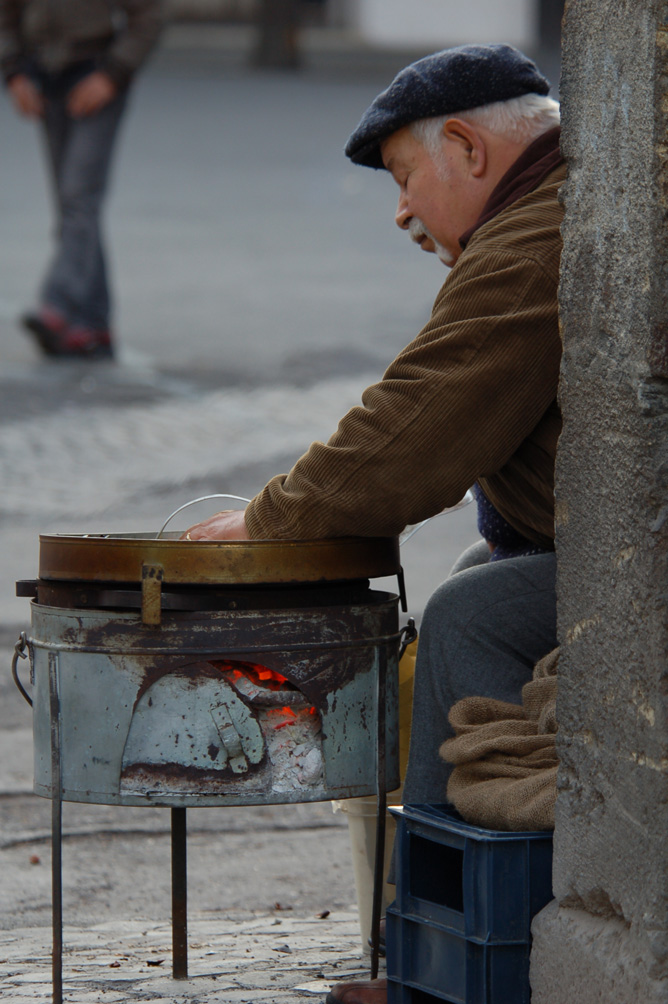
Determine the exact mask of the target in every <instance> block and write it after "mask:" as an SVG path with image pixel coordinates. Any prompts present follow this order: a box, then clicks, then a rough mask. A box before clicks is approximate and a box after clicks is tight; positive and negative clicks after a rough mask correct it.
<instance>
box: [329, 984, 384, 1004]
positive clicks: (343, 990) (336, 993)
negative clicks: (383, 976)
mask: <svg viewBox="0 0 668 1004" xmlns="http://www.w3.org/2000/svg"><path fill="white" fill-rule="evenodd" d="M325 1004H387V980H357V981H356V982H355V983H337V984H336V985H335V986H333V987H332V989H331V991H330V992H329V993H328V994H327V997H326V998H325Z"/></svg>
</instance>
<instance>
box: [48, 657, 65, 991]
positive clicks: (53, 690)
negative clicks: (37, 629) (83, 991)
mask: <svg viewBox="0 0 668 1004" xmlns="http://www.w3.org/2000/svg"><path fill="white" fill-rule="evenodd" d="M49 704H50V712H51V785H52V801H51V923H52V928H53V952H52V955H51V972H52V980H53V1004H63V873H62V818H63V802H62V797H61V796H62V791H63V785H62V778H61V769H60V766H61V765H60V696H59V693H58V653H57V652H49Z"/></svg>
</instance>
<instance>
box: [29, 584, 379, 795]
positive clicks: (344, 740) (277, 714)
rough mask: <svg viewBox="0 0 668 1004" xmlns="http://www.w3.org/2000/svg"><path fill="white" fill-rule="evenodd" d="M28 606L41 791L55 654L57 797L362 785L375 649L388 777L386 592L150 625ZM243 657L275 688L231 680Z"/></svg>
mask: <svg viewBox="0 0 668 1004" xmlns="http://www.w3.org/2000/svg"><path fill="white" fill-rule="evenodd" d="M32 614H33V617H32V630H31V637H30V638H29V647H30V653H31V660H32V664H33V672H34V680H35V685H34V689H33V698H34V711H33V726H34V749H35V791H36V793H37V794H40V795H45V796H47V797H53V784H52V772H51V754H52V750H51V741H50V728H51V725H50V706H49V700H48V681H49V660H51V663H52V664H53V657H54V655H55V654H56V653H57V654H58V667H59V670H58V672H59V679H58V681H57V682H58V687H59V695H60V725H61V732H60V736H61V740H60V741H61V779H62V797H63V798H64V799H65V800H70V801H84V802H85V801H89V802H101V803H104V804H125V805H171V806H189V805H238V804H272V803H277V802H298V801H318V800H324V799H330V798H349V797H355V796H357V795H367V794H372V793H374V792H375V790H376V784H377V777H376V756H375V748H376V738H377V735H376V734H377V729H378V717H377V684H378V669H379V664H380V662H381V656H382V661H383V662H384V661H385V658H386V659H387V663H388V667H389V672H388V679H387V703H386V707H385V712H386V729H385V739H386V750H387V760H388V779H387V785H388V788H394V787H396V786H397V784H398V765H397V747H398V723H397V649H398V628H397V598H396V597H395V596H391V595H389V594H387V593H381V592H370V593H369V594H368V600H367V602H366V603H363V604H356V605H350V606H340V607H326V608H311V609H279V610H259V611H255V610H244V611H235V612H231V611H216V612H214V613H209V614H207V613H201V612H200V613H197V614H194V613H171V612H167V611H164V610H163V614H162V622H161V624H160V626H158V627H156V626H153V625H150V624H144V623H142V620H141V616H140V614H139V612H136V613H134V612H123V613H109V612H103V611H97V610H66V609H59V608H55V607H47V606H42V605H40V604H36V603H33V605H32ZM244 660H252V661H253V662H254V663H258V664H260V665H261V666H263V667H267V668H268V669H270V670H271V671H272V672H273V673H276V674H280V676H281V677H283V678H284V682H283V683H281V684H276V685H274V684H271V685H270V684H267V685H265V686H264V687H263V686H262V685H260V684H259V683H258V682H257V681H254V682H251V683H248V681H247V680H246V677H244V680H245V681H246V683H245V689H240V685H239V684H238V683H236V682H235V679H234V674H233V673H232V672H231V670H232V669H234V668H235V667H237V666H238V667H241V668H242V669H243V667H244V665H245V662H244ZM226 666H228V669H230V667H231V669H230V671H229V672H228V670H226V669H225V667H226ZM272 687H278V688H279V689H278V690H276V689H272ZM300 716H301V717H300ZM295 719H299V721H295ZM308 722H311V723H312V728H310V731H309V730H308V729H307V730H306V731H300V729H302V730H303V729H304V728H306V724H305V723H308ZM297 726H298V727H297ZM291 737H292V738H291ZM284 740H285V741H284Z"/></svg>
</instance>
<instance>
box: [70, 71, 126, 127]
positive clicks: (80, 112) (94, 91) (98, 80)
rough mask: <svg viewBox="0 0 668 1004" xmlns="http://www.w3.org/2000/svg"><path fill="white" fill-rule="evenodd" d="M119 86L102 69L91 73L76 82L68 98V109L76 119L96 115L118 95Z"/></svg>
mask: <svg viewBox="0 0 668 1004" xmlns="http://www.w3.org/2000/svg"><path fill="white" fill-rule="evenodd" d="M117 93H118V88H117V87H116V84H115V83H114V81H113V80H112V79H111V77H110V76H109V75H108V74H107V73H104V72H103V71H102V70H96V71H95V72H94V73H89V74H88V76H87V77H84V78H83V80H80V81H79V83H78V84H75V85H74V87H73V88H72V90H71V91H70V93H69V95H68V98H67V110H68V112H69V113H70V115H71V116H72V118H75V119H83V118H86V116H87V115H94V114H95V112H99V111H100V110H101V109H102V108H104V106H105V105H108V104H109V102H110V101H113V99H114V98H115V97H116V95H117Z"/></svg>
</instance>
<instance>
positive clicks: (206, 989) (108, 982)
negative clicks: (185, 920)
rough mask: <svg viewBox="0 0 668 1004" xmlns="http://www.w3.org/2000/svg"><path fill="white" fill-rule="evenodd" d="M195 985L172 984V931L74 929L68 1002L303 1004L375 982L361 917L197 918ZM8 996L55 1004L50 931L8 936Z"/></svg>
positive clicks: (0, 947)
mask: <svg viewBox="0 0 668 1004" xmlns="http://www.w3.org/2000/svg"><path fill="white" fill-rule="evenodd" d="M188 935H189V953H188V979H187V980H174V979H173V978H172V975H171V928H170V927H169V925H162V926H158V925H155V924H154V925H151V924H147V923H145V922H144V923H142V922H139V921H132V922H119V921H113V922H110V923H106V924H95V925H93V926H91V927H86V928H75V929H72V928H69V929H68V930H67V931H66V947H65V955H64V963H63V997H64V1000H65V1001H68V1002H71V1004H99V1002H100V1001H104V1002H105V1004H114V1002H118V1004H126V1002H130V1001H143V1002H146V1004H151V1002H154V1001H170V1002H172V1004H296V1002H301V1001H304V999H306V998H311V999H319V1000H322V999H323V998H324V997H325V995H326V993H327V991H328V989H329V988H330V987H331V985H332V984H333V983H334V982H336V981H337V980H339V979H355V978H362V979H365V978H367V979H368V969H366V968H365V966H364V964H363V963H362V962H361V959H360V951H359V939H358V929H357V915H356V914H353V913H352V912H350V911H349V912H342V913H337V914H330V915H329V916H327V917H312V916H310V917H286V918H283V917H281V918H279V917H276V916H274V917H267V916H261V917H258V916H249V915H246V916H241V915H240V916H237V917H229V918H226V919H225V920H223V921H221V920H212V919H210V918H199V917H195V918H191V920H190V922H189V928H188ZM0 981H1V982H0V988H1V992H2V995H3V997H5V996H6V998H7V1000H11V1002H12V1004H34V1002H35V1001H44V1000H47V999H48V995H49V992H50V983H51V958H50V943H49V940H48V932H47V931H46V930H45V929H35V928H24V929H17V930H12V931H7V932H2V933H0Z"/></svg>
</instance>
